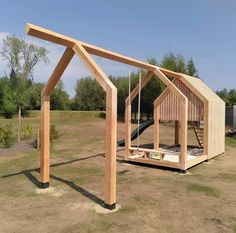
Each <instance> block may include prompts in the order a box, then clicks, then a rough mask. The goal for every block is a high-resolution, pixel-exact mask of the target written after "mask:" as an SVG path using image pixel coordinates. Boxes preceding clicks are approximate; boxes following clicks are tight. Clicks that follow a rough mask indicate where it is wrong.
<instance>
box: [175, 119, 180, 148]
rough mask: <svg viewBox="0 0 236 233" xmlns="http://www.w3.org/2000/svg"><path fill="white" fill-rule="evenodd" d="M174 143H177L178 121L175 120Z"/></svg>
mask: <svg viewBox="0 0 236 233" xmlns="http://www.w3.org/2000/svg"><path fill="white" fill-rule="evenodd" d="M175 144H179V121H175Z"/></svg>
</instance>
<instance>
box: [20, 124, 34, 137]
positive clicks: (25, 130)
mask: <svg viewBox="0 0 236 233" xmlns="http://www.w3.org/2000/svg"><path fill="white" fill-rule="evenodd" d="M21 131H22V139H28V138H31V136H32V126H31V125H23V126H22V127H21Z"/></svg>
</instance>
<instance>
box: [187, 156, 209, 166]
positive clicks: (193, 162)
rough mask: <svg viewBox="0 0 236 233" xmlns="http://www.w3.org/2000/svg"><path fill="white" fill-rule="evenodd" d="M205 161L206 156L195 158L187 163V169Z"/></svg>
mask: <svg viewBox="0 0 236 233" xmlns="http://www.w3.org/2000/svg"><path fill="white" fill-rule="evenodd" d="M205 160H207V155H201V156H197V158H195V159H191V160H189V161H187V168H190V167H193V166H195V165H197V164H199V163H201V162H203V161H205Z"/></svg>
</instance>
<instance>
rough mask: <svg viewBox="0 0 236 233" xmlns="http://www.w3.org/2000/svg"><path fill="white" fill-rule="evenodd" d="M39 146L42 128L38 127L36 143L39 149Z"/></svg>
mask: <svg viewBox="0 0 236 233" xmlns="http://www.w3.org/2000/svg"><path fill="white" fill-rule="evenodd" d="M39 147H40V130H39V129H38V130H37V145H36V148H37V150H38V149H39Z"/></svg>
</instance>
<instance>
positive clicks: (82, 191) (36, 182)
mask: <svg viewBox="0 0 236 233" xmlns="http://www.w3.org/2000/svg"><path fill="white" fill-rule="evenodd" d="M96 157H105V153H100V154H96V155H91V156H87V157H83V158H78V159H73V160H69V161H65V162H61V163H55V164H52V165H50V167H57V166H61V165H66V164H71V163H74V162H78V161H82V160H86V159H91V158H96ZM117 157H119V156H117ZM117 161H118V162H120V160H117ZM32 172H38V173H39V172H40V169H39V168H34V169H29V170H23V171H20V172H17V173H12V174H7V175H4V176H2V178H8V177H12V176H17V175H21V174H23V175H25V176H26V177H27V178H28V179H29V180H30V181H31V182H32V183H33V184H34V185H35V186H36V187H38V188H40V185H41V183H40V181H39V180H38V179H37V178H36V177H35V176H34V175H32ZM50 178H51V179H53V180H56V181H59V182H61V183H64V184H66V185H67V186H69V187H70V188H72V189H74V190H75V191H77V192H79V193H80V194H82V195H83V196H85V197H87V198H89V199H90V200H91V201H93V202H95V203H97V204H99V205H101V206H102V207H104V201H103V200H101V199H100V198H99V197H97V196H95V195H94V194H92V193H90V192H88V191H87V190H85V189H84V188H82V187H81V186H78V185H76V184H75V183H73V182H72V181H70V180H66V179H64V178H61V177H58V176H55V175H53V174H51V175H50Z"/></svg>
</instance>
